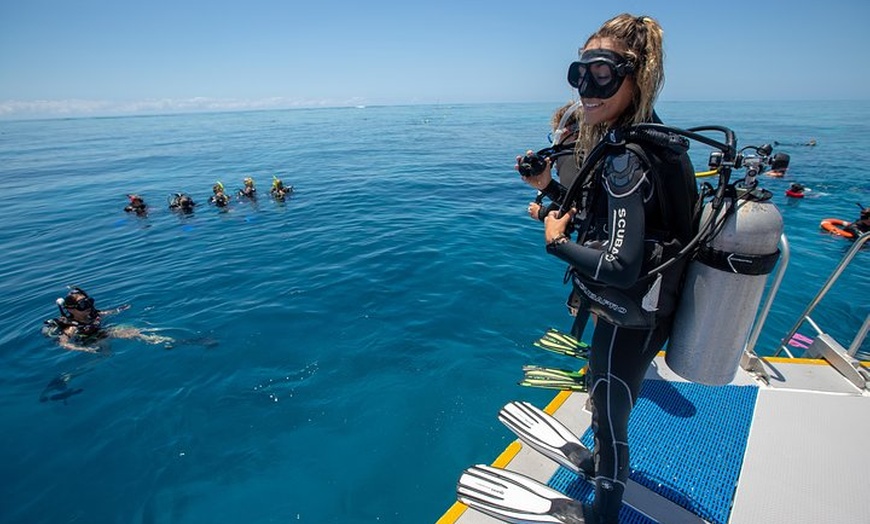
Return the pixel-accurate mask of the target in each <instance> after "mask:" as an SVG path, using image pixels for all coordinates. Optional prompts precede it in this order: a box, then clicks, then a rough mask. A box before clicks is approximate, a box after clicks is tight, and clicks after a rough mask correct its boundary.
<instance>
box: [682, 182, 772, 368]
mask: <svg viewBox="0 0 870 524" xmlns="http://www.w3.org/2000/svg"><path fill="white" fill-rule="evenodd" d="M737 193H738V194H732V195H731V196H730V197H728V198H726V199H725V200H724V202H723V206H724V207H723V209H722V210H721V212H720V213H718V216H716V217H715V218H714V220H715V223H714V224H713V226H712V227H713V230H712V231H713V233H712V238H711V239H709V240H707V241H706V243H704V244H702V246H701V248H700V250H699V252H698V254H697V256H696V257H695V259H694V260H692V261H691V262H690V263H689V266H688V269H687V271H686V281H685V283H684V286H683V292H682V296H681V297H680V303H679V305H678V308H677V313H676V316H675V318H674V326H673V331H672V334H671V337H670V341H669V342H668V348H667V351H666V353H665V361H666V362H667V364H668V367H670V368H671V369H672V370H673V371H675V372H676V373H677V374H678V375H680V376H681V377H683V378H685V379H687V380H690V381H692V382H698V383H701V384H708V385H723V384H727V383H729V382H731V381H732V380H733V379H734V376H735V375H736V373H737V368H738V366H739V363H740V357H741V355H742V354H743V349H744V347H745V345H746V341H747V339H748V337H749V332H750V330H751V329H752V324H753V321H754V320H755V316H756V312H757V311H758V307H759V304H760V303H761V296H762V293H763V292H764V287H765V282H766V280H767V275H768V274H769V273H770V272H771V271H772V270H773V267H774V266H775V265H776V261H777V259H778V258H779V249H778V248H777V246H778V243H779V239H780V237H781V236H782V231H783V223H782V215H780V213H779V210H777V208H776V206H774V205H773V203H771V202H770V201H769V200H768V198H769V193H767V195H766V196H767V198H765V196H764V195H763V193H766V192H762V191H746V190H739V189H738V190H737ZM739 193H742V194H740V195H739ZM759 194H762V195H763V196H760V197H759V196H758V195H759ZM738 196H739V198H738ZM713 213H714V208H713V206H712V203H707V204H706V206H705V207H704V211H703V214H702V217H701V223H702V224H704V223H706V221H707V220H708V219H709V217H710V216H711V215H712V214H713ZM708 238H709V237H708Z"/></svg>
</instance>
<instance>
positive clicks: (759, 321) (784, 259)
mask: <svg viewBox="0 0 870 524" xmlns="http://www.w3.org/2000/svg"><path fill="white" fill-rule="evenodd" d="M779 246H780V249H779V251H780V253H781V255H780V259H779V265H778V266H777V268H776V277H775V278H774V280H773V284H771V285H770V289H768V291H767V299H766V300H765V302H764V307H763V308H761V312H760V313H759V315H758V318H756V319H755V325H754V326H753V327H752V332H751V333H750V334H749V339H748V340H747V342H746V346H745V348H744V351H746V352H748V353H751V354H754V351H753V350H754V349H755V344H756V343H757V342H758V337H759V336H760V335H761V328H762V327H763V326H764V322H765V321H766V320H767V314H768V313H770V308H771V307H772V306H773V299H774V297H776V293H777V292H778V291H779V285H780V284H782V279H783V277H784V276H785V269H786V268H787V267H788V263H789V261H790V260H791V249H790V248H789V247H788V238H787V237H786V236H785V233H783V234H782V235H780V237H779Z"/></svg>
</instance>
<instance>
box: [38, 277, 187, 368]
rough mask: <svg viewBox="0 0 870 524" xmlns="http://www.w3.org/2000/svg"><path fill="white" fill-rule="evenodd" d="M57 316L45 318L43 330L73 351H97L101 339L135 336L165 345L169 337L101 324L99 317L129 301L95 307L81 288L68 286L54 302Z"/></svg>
mask: <svg viewBox="0 0 870 524" xmlns="http://www.w3.org/2000/svg"><path fill="white" fill-rule="evenodd" d="M56 304H57V307H58V309H59V310H60V316H59V317H57V318H52V319H49V320H46V321H45V327H44V328H43V333H44V334H45V335H46V336H49V337H56V338H57V342H58V344H59V345H60V347H62V348H64V349H69V350H73V351H87V352H89V353H97V352H98V351H99V347H98V346H96V345H95V344H96V343H97V342H98V341H100V340H102V339H105V338H125V339H138V340H142V341H144V342H148V343H149V344H169V343H172V342H173V339H172V338H170V337H164V336H160V335H151V334H146V333H143V332H142V331H141V330H139V329H136V328H132V327H121V326H113V327H105V326H103V317H106V316H108V315H113V314H115V313H120V312H121V311H126V310H127V309H129V308H130V305H129V304H124V305H122V306H119V307H117V308H114V309H106V310H99V309H97V307H96V304H95V303H94V299H93V298H91V297H90V296H89V295H88V294H87V293H86V292H85V291H84V290H83V289H82V288H79V287H72V288H70V291H69V293H67V295H66V297H64V298H58V299H57V301H56Z"/></svg>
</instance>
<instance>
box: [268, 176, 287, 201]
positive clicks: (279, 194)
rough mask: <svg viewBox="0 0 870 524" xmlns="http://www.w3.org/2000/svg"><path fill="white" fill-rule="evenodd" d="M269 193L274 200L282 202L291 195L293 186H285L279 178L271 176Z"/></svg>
mask: <svg viewBox="0 0 870 524" xmlns="http://www.w3.org/2000/svg"><path fill="white" fill-rule="evenodd" d="M269 193H271V194H272V198H274V199H275V200H278V201H280V202H283V201H284V199H285V198H287V196H288V195H290V194H291V193H293V186H285V185H284V182H282V181H281V179H280V178H278V177H277V176H275V175H272V189H270V190H269Z"/></svg>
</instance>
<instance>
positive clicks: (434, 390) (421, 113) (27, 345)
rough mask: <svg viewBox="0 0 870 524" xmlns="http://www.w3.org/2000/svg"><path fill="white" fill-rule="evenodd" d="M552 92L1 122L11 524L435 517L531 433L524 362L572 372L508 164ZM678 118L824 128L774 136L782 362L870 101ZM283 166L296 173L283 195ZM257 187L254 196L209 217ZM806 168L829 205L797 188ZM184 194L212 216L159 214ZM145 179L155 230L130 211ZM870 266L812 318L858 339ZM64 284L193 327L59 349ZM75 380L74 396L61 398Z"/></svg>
mask: <svg viewBox="0 0 870 524" xmlns="http://www.w3.org/2000/svg"><path fill="white" fill-rule="evenodd" d="M557 105H558V104H557V103H553V104H522V105H468V106H412V107H368V108H345V109H306V110H293V111H271V112H250V113H221V114H196V115H173V116H150V117H123V118H82V119H66V120H44V121H3V122H0V223H2V229H0V253H2V254H0V257H2V266H0V267H2V268H3V270H2V272H3V278H2V281H0V297H2V298H0V300H2V302H0V306H2V311H3V319H4V322H3V324H2V326H0V359H2V360H0V377H2V384H3V389H4V395H3V396H2V398H0V415H2V418H3V421H4V424H3V427H4V430H3V431H2V433H0V464H3V466H2V469H0V471H2V478H0V483H2V485H3V486H4V487H3V489H2V490H0V521H2V522H8V523H43V522H44V523H49V522H50V523H58V522H82V523H114V522H118V523H121V522H123V523H129V522H142V523H147V524H157V523H194V522H206V521H207V522H212V523H236V522H252V523H267V522H296V521H301V522H310V523H345V524H352V523H368V522H379V523H397V524H398V523H409V522H433V521H435V520H436V519H437V518H438V516H439V515H440V514H441V513H442V512H443V511H444V510H445V509H446V508H447V507H448V506H449V505H450V503H452V501H453V500H454V486H455V482H456V479H457V477H458V475H459V473H460V472H461V470H462V469H463V468H464V467H466V466H467V465H469V464H472V463H476V462H490V461H491V460H492V459H493V458H494V456H495V455H496V454H497V452H498V451H500V450H501V449H502V448H503V446H504V445H505V444H506V443H507V442H509V441H510V440H512V439H511V437H510V435H509V433H508V431H507V430H506V429H504V428H502V427H501V425H500V424H499V423H498V421H497V420H496V413H497V411H498V408H499V407H500V406H501V405H503V404H504V403H505V402H506V401H508V400H513V399H526V400H530V401H532V402H535V403H537V404H539V405H542V404H544V403H545V402H546V401H547V400H548V399H549V398H551V397H552V394H551V393H550V392H547V391H541V390H530V389H525V388H521V387H519V386H516V385H515V383H516V382H517V380H518V379H519V378H520V377H521V375H522V373H521V371H520V368H521V366H522V365H523V364H527V363H537V364H541V365H551V366H560V367H566V366H570V365H571V364H573V363H572V362H565V361H564V360H561V359H559V358H558V357H557V356H553V355H549V354H543V353H540V352H536V351H537V350H535V349H534V348H532V346H531V342H532V341H533V340H535V339H536V338H537V337H538V336H539V334H540V333H541V332H542V331H543V330H544V329H545V328H547V327H549V326H556V327H562V328H564V329H567V327H568V326H569V319H568V317H567V316H566V314H565V311H564V306H563V301H564V298H565V296H566V294H567V288H566V287H564V286H563V285H562V283H561V280H562V273H563V269H564V268H563V265H562V264H561V263H560V262H559V261H557V260H555V259H553V258H552V257H549V256H547V255H546V253H545V252H544V249H543V242H542V234H541V230H540V226H539V225H538V224H536V223H535V222H533V221H531V220H530V219H529V218H528V217H526V216H525V207H526V204H527V202H528V201H529V200H530V198H531V197H532V196H533V194H532V193H531V191H530V190H529V188H528V187H527V186H525V185H524V184H522V183H521V182H520V180H519V177H518V176H516V173H515V172H514V171H513V169H512V167H513V163H514V161H513V159H514V156H515V154H517V153H518V152H522V151H524V150H526V149H527V148H538V147H543V146H544V145H546V143H545V139H546V135H547V131H548V128H547V126H548V120H549V115H550V112H551V111H552V109H553V108H554V107H555V106H557ZM659 113H660V114H661V116H662V117H663V119H665V121H667V122H669V123H671V124H674V125H678V126H682V127H689V126H693V125H701V124H714V123H715V124H721V125H727V126H729V127H731V128H733V129H734V130H735V131H736V132H737V134H738V137H739V139H740V144H741V145H747V144H759V143H762V142H772V141H774V140H777V141H779V142H782V143H784V144H798V143H801V142H805V141H806V140H808V139H809V138H815V139H816V140H817V141H818V145H817V146H816V147H803V146H799V145H783V146H780V148H779V150H780V151H784V152H787V153H789V154H790V155H791V165H792V167H791V169H790V170H789V173H788V175H787V177H786V178H785V179H782V180H773V179H766V180H763V181H762V183H763V184H764V185H765V186H766V187H767V188H769V189H771V190H772V191H773V193H774V201H775V202H776V203H777V204H778V205H779V207H780V210H781V212H782V214H783V216H784V220H785V228H786V234H787V235H788V236H789V240H790V243H791V250H792V262H791V264H790V265H789V269H788V273H787V274H786V277H785V282H784V284H783V290H782V291H781V292H780V293H781V297H780V298H781V299H780V300H779V301H778V303H777V305H776V307H775V308H774V310H773V311H772V312H771V314H770V318H769V321H768V326H767V328H768V329H767V330H766V332H765V333H764V334H763V335H762V337H761V340H760V342H759V347H758V350H759V352H760V353H763V354H770V352H772V350H773V349H774V348H775V347H776V344H777V343H778V340H779V338H781V337H782V336H783V335H784V334H785V332H786V331H787V330H788V328H789V327H791V325H792V323H793V321H794V320H795V318H796V317H797V316H798V315H799V314H800V313H801V311H802V310H803V309H804V307H805V306H806V305H807V303H808V302H809V301H810V300H811V299H812V297H813V296H814V294H815V293H816V292H817V291H818V288H819V286H820V285H821V282H822V280H823V279H824V278H826V277H827V275H828V274H829V273H830V271H831V270H832V269H833V268H834V266H835V265H836V263H837V262H838V261H839V259H840V258H841V257H842V256H843V254H844V253H845V252H846V250H847V249H848V247H849V246H850V243H849V242H848V241H846V240H843V239H839V238H835V237H831V236H829V235H828V234H825V233H823V232H821V231H819V228H818V224H819V221H820V220H821V219H823V218H827V217H839V218H843V219H846V220H851V219H853V218H855V217H856V216H857V211H858V208H857V206H856V205H855V202H862V203H863V204H864V205H870V177H868V172H870V167H868V166H870V151H868V149H867V144H868V143H870V126H868V122H870V103H867V102H860V103H795V102H777V103H727V104H724V103H723V104H710V103H676V102H672V103H662V104H660V107H659ZM692 154H693V158H694V159H695V161H696V167H697V168H698V169H702V168H703V166H704V165H705V164H706V157H707V151H705V150H703V149H701V150H698V151H695V150H694V149H693V152H692ZM273 174H276V175H278V176H279V177H281V178H282V179H283V180H284V181H285V183H287V184H292V185H294V186H295V188H296V193H295V194H294V195H293V197H292V198H290V199H289V200H288V201H286V202H285V203H283V204H280V203H277V202H274V201H272V200H270V199H269V198H267V197H266V194H265V193H266V191H267V190H268V187H269V182H270V179H271V176H272V175H273ZM245 176H252V177H254V179H255V180H256V181H257V183H258V187H259V188H260V192H261V198H260V199H259V201H258V202H256V203H251V202H234V203H233V205H232V206H231V207H230V209H229V210H226V211H221V210H218V209H216V208H213V207H210V206H208V205H206V204H205V202H206V200H207V198H208V196H209V195H210V188H211V185H212V184H213V183H214V182H215V181H216V180H222V181H223V182H224V184H225V185H226V186H227V188H228V189H230V190H233V191H234V190H235V189H236V188H237V187H239V186H240V185H241V180H242V178H243V177H245ZM792 181H799V182H801V183H803V184H805V185H806V186H808V187H810V188H812V190H813V191H812V192H811V193H810V196H808V197H807V198H804V199H802V200H791V201H787V199H786V197H785V196H784V190H785V188H786V187H787V186H788V184H789V183H790V182H792ZM178 191H185V192H188V193H190V194H191V195H192V196H193V197H194V199H195V200H196V201H197V202H199V204H200V205H199V206H198V207H197V209H196V211H195V213H193V214H192V215H190V216H178V215H175V214H173V213H171V212H169V211H168V209H167V206H166V202H167V197H168V196H169V195H170V194H172V193H174V192H178ZM132 192H135V193H139V194H141V195H142V196H143V197H144V198H145V200H146V201H147V202H148V203H149V204H150V205H151V206H152V212H151V214H150V215H149V216H148V217H147V218H137V217H132V216H127V215H126V214H125V213H124V212H123V211H122V208H123V207H124V205H125V204H126V197H125V195H126V194H127V193H132ZM863 255H865V254H864V253H862V254H859V257H860V256H863ZM866 267H867V264H866V260H863V259H859V260H858V261H857V263H855V264H853V267H852V268H851V269H850V270H848V271H847V272H846V274H845V275H844V277H843V282H844V283H843V284H841V285H839V286H837V287H835V288H834V289H833V290H832V292H831V293H830V295H829V297H828V298H827V299H826V300H825V301H824V302H823V303H822V306H820V309H819V311H818V313H817V314H816V315H815V316H814V318H815V319H816V320H818V321H819V322H820V323H821V324H822V325H823V326H824V327H826V329H827V330H828V331H829V332H831V333H832V334H833V335H834V336H835V337H837V338H839V339H840V340H843V341H846V342H848V341H850V340H851V338H852V337H853V336H854V334H855V332H856V331H857V329H858V326H859V325H860V323H861V322H862V321H863V320H864V317H865V316H866V314H867V311H868V308H870V293H868V291H870V276H868V274H867V271H866ZM68 285H78V286H81V287H83V288H85V289H86V290H87V291H88V292H90V294H92V295H93V296H94V297H95V298H96V299H97V304H98V306H100V307H101V308H109V307H112V306H116V305H119V304H122V303H129V304H131V305H132V307H131V308H130V309H129V310H127V311H125V312H123V313H121V314H119V315H117V316H113V317H109V319H108V320H109V322H110V324H115V325H130V326H136V327H140V328H155V329H159V330H160V332H161V333H163V334H166V335H170V336H173V337H175V338H177V339H182V340H183V341H182V342H180V343H178V344H176V345H175V346H174V347H172V348H171V349H167V348H164V347H162V346H159V345H148V344H144V343H142V342H137V341H129V340H112V341H111V342H110V344H109V346H108V347H107V348H105V350H104V351H103V352H102V353H100V354H98V355H92V354H85V353H79V352H68V351H64V350H62V349H60V348H58V347H57V346H56V345H55V344H54V343H53V341H52V340H50V339H48V338H45V337H44V336H43V335H42V334H41V332H40V328H41V326H42V322H43V320H44V319H46V318H51V317H52V316H55V315H56V312H57V308H56V306H55V305H54V301H55V299H56V298H57V297H60V296H63V295H64V294H65V292H66V286H68ZM727 321H728V318H727V314H726V315H724V317H723V322H727ZM808 334H811V333H808ZM862 349H863V350H864V351H867V350H868V348H867V343H866V342H865V344H864V348H862ZM58 377H63V378H65V379H68V381H67V384H66V385H67V388H66V389H65V390H64V389H60V388H51V387H47V386H49V384H51V383H52V381H53V380H55V379H57V378H58ZM52 395H54V396H55V397H58V398H56V399H48V397H50V396H52ZM64 397H65V398H64ZM41 398H43V399H46V400H44V401H40V399H41Z"/></svg>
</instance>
